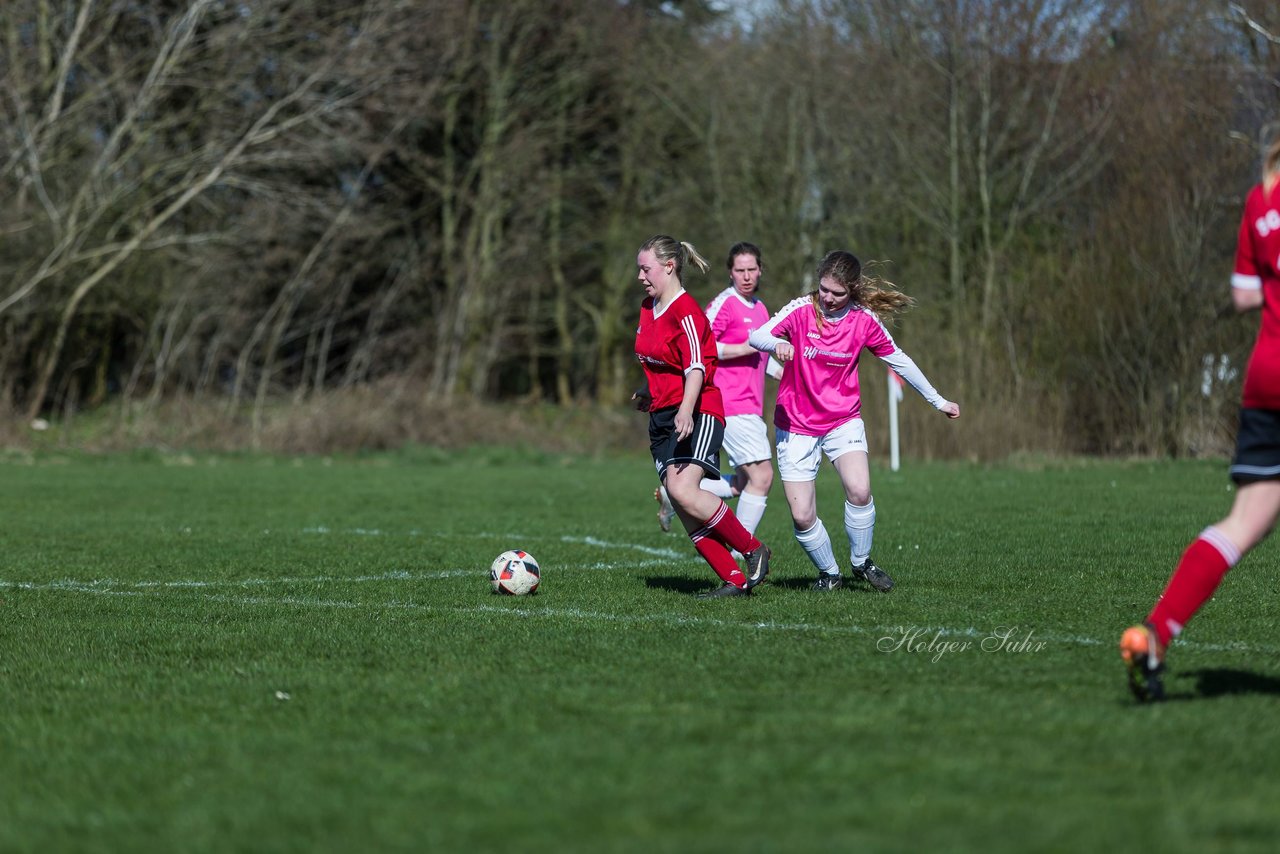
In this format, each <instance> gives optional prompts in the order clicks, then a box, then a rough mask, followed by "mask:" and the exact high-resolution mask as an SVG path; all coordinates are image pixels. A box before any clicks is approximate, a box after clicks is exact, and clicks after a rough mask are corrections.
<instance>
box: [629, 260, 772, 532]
mask: <svg viewBox="0 0 1280 854" xmlns="http://www.w3.org/2000/svg"><path fill="white" fill-rule="evenodd" d="M725 266H726V267H727V268H728V270H729V282H730V284H729V287H727V288H725V289H724V290H723V291H721V292H720V293H719V294H717V295H716V297H715V298H714V299H713V300H711V302H710V303H708V304H707V309H706V311H707V320H708V321H709V322H710V323H711V332H712V334H713V335H715V338H716V356H717V357H718V358H719V360H720V363H719V366H718V367H717V369H716V385H717V386H718V387H719V389H720V395H721V397H722V399H723V400H724V415H725V425H724V448H725V450H726V451H728V452H729V465H730V466H732V467H733V469H734V471H735V476H731V477H725V476H723V475H719V476H714V477H705V478H703V479H702V488H703V489H705V490H707V491H708V492H711V493H713V494H715V495H718V496H719V497H720V498H722V499H724V500H728V499H730V498H733V497H735V496H736V497H737V498H738V506H737V509H736V513H737V516H738V521H740V522H742V527H744V528H746V529H747V530H748V531H750V532H751V533H753V534H754V533H755V531H756V528H757V527H758V526H759V525H760V520H761V518H762V517H763V516H764V511H765V507H766V506H767V504H768V500H769V498H768V497H769V489H770V488H771V487H772V486H773V448H772V446H771V445H770V444H769V431H768V430H767V429H766V427H765V423H764V378H765V374H766V373H769V374H770V375H771V376H773V377H774V378H775V379H776V378H778V377H780V376H781V375H782V366H781V365H780V364H778V363H777V362H776V361H774V360H773V359H771V358H769V357H768V356H766V355H765V354H764V353H761V352H760V351H759V350H756V349H755V348H754V347H752V346H751V345H750V344H748V343H747V336H748V335H750V334H751V330H753V329H759V328H760V327H761V326H763V325H764V324H765V323H767V322H768V321H769V309H768V308H766V307H765V304H764V302H762V301H761V300H760V299H759V297H757V296H756V293H757V290H758V288H759V286H760V276H761V274H762V273H763V271H764V262H763V260H762V259H761V253H760V247H758V246H756V245H755V244H754V243H747V242H741V243H735V244H734V245H733V246H732V247H730V249H729V257H728V259H727V260H726V262H725ZM654 498H655V499H657V501H658V505H659V509H658V524H659V525H661V526H662V530H664V531H668V530H670V529H671V518H672V517H673V516H674V515H675V510H673V509H672V508H671V502H670V500H669V499H668V498H667V496H666V494H665V492H664V490H663V489H662V487H659V488H658V489H657V490H655V491H654Z"/></svg>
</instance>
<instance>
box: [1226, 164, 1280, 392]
mask: <svg viewBox="0 0 1280 854" xmlns="http://www.w3.org/2000/svg"><path fill="white" fill-rule="evenodd" d="M1231 286H1232V287H1235V288H1247V289H1250V290H1258V289H1261V290H1262V326H1261V328H1260V329H1259V330H1258V340H1257V342H1256V343H1255V344H1254V345H1253V355H1252V356H1250V357H1249V367H1248V369H1247V370H1246V371H1245V375H1244V401H1243V404H1244V406H1245V407H1247V408H1249V409H1280V187H1277V188H1273V189H1272V191H1271V192H1270V193H1268V192H1267V191H1266V190H1265V189H1263V187H1262V185H1261V184H1259V185H1257V186H1256V187H1254V188H1253V189H1252V190H1250V191H1249V195H1248V197H1247V198H1246V199H1245V203H1244V220H1243V221H1242V222H1241V223H1240V236H1239V239H1238V240H1237V242H1236V266H1235V271H1234V273H1233V274H1232V276H1231Z"/></svg>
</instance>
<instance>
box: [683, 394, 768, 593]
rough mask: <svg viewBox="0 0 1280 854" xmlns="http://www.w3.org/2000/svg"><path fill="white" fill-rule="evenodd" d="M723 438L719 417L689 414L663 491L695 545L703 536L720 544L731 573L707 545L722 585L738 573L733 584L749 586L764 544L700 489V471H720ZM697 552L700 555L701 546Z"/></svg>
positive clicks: (759, 568)
mask: <svg viewBox="0 0 1280 854" xmlns="http://www.w3.org/2000/svg"><path fill="white" fill-rule="evenodd" d="M723 436H724V424H723V422H721V421H720V420H719V419H717V418H714V417H712V416H710V415H706V414H702V413H700V414H698V415H697V416H696V417H695V419H694V429H693V433H692V434H690V435H689V436H688V437H687V438H686V439H684V440H681V441H679V442H678V443H677V445H676V449H675V457H674V459H673V461H672V462H673V465H672V466H671V467H669V468H668V470H667V479H666V487H667V493H668V494H669V495H670V496H671V503H672V506H673V507H674V508H675V510H676V512H677V513H678V514H679V516H680V519H681V521H682V522H683V523H684V525H685V530H686V531H688V532H689V536H690V538H691V539H693V540H694V544H695V545H697V544H698V542H699V541H700V540H701V539H703V538H711V539H713V540H715V541H717V542H718V543H719V544H720V545H721V546H723V547H725V556H726V557H727V558H728V560H729V561H730V562H731V563H733V571H732V572H728V569H727V565H726V566H725V567H724V569H725V570H726V572H724V573H722V572H721V568H722V567H721V566H720V565H719V564H721V563H722V561H721V560H720V555H719V551H717V550H714V549H712V551H713V552H714V553H715V558H716V563H713V564H712V568H713V569H715V570H716V573H717V574H718V575H720V576H721V578H724V579H725V580H726V583H736V581H737V579H738V578H739V577H743V583H742V584H741V585H737V586H740V587H743V588H746V589H750V588H751V587H754V586H755V585H756V584H759V583H760V582H761V581H762V580H763V579H764V577H765V575H767V574H768V572H769V558H770V555H771V553H770V551H769V548H768V547H767V546H765V545H764V544H763V543H761V542H760V541H759V540H758V539H756V537H755V535H753V534H752V533H750V532H749V531H747V530H746V529H745V528H743V527H742V523H741V522H739V521H738V519H737V517H736V516H735V515H734V513H733V511H732V510H731V509H729V505H727V504H725V503H724V501H723V500H721V499H720V498H718V497H716V496H714V495H712V494H711V493H709V492H707V491H705V490H703V489H702V488H701V481H702V476H703V474H704V473H715V472H719V470H720V445H721V443H722V441H723ZM729 549H733V550H736V551H739V552H741V553H742V555H743V558H744V562H745V563H746V572H745V575H744V574H743V573H742V572H741V571H740V570H738V568H737V563H736V562H734V561H733V557H732V555H731V554H729V552H728V550H729ZM699 552H700V553H702V549H701V548H700V549H699ZM705 556H706V555H705V554H704V557H705ZM708 562H710V561H708ZM731 579H732V580H731Z"/></svg>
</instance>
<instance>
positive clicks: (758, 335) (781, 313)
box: [747, 297, 813, 353]
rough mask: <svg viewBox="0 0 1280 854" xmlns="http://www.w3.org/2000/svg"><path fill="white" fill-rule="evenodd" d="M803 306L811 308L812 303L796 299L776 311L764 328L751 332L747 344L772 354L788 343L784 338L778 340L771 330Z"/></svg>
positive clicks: (806, 299) (802, 298)
mask: <svg viewBox="0 0 1280 854" xmlns="http://www.w3.org/2000/svg"><path fill="white" fill-rule="evenodd" d="M805 306H808V307H810V308H812V307H813V301H812V300H810V299H809V297H796V298H795V299H793V300H792V301H791V302H789V303H787V304H786V305H784V306H783V307H782V308H780V309H778V311H777V313H776V314H774V315H773V317H771V318H769V320H768V322H767V323H765V325H764V326H761V327H759V328H758V329H753V330H751V336H750V337H749V338H747V341H748V343H750V344H751V346H752V347H755V348H756V349H757V350H763V351H764V352H766V353H772V352H773V351H774V350H775V349H777V347H778V345H779V344H787V343H789V342H788V341H787V340H786V339H785V338H779V337H778V336H776V335H774V334H773V330H774V329H775V328H777V326H778V324H779V323H780V322H781V321H782V319H783V318H784V317H786V316H787V315H789V314H791V312H793V311H795V310H796V309H798V308H803V307H805Z"/></svg>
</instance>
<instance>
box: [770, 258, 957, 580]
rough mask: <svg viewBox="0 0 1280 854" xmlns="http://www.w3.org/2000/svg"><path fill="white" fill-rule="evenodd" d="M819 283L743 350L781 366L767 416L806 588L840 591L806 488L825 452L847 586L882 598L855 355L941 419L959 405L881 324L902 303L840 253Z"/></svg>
mask: <svg viewBox="0 0 1280 854" xmlns="http://www.w3.org/2000/svg"><path fill="white" fill-rule="evenodd" d="M817 279H818V289H817V290H816V291H813V292H812V293H810V294H809V295H807V296H803V297H799V298H798V299H794V300H792V301H791V302H789V303H787V304H786V305H785V306H783V307H782V309H781V310H779V311H778V313H777V314H775V315H774V316H773V318H772V319H771V320H770V321H769V322H768V323H766V324H765V325H764V326H762V327H761V328H759V329H757V330H756V331H755V332H752V333H751V339H750V341H751V346H753V347H755V348H757V349H759V350H763V351H765V352H768V353H772V354H773V355H774V356H775V357H776V358H777V359H778V361H779V362H782V364H783V366H784V370H783V374H782V381H781V383H780V385H779V387H778V402H777V406H776V407H775V408H774V413H773V425H774V429H775V436H776V440H777V443H778V474H779V475H780V476H781V477H782V491H783V493H784V494H785V495H786V496H787V503H788V504H790V505H791V521H792V524H793V525H794V526H795V535H796V540H797V541H798V542H799V543H800V546H801V547H802V548H803V549H804V550H805V552H806V553H807V554H808V555H809V559H810V560H812V561H813V564H814V566H816V567H817V568H818V580H817V581H815V582H814V583H813V589H814V590H821V591H830V590H835V589H837V588H839V587H841V586H842V585H843V584H844V581H843V579H842V578H841V576H840V565H839V564H838V563H837V562H836V558H835V554H834V552H833V551H832V547H831V537H830V536H829V535H828V534H827V529H826V528H825V527H824V526H823V524H822V520H821V519H820V518H818V505H817V491H816V489H815V487H814V481H815V479H816V478H817V476H818V468H819V466H820V465H821V464H822V457H823V455H824V454H825V455H826V457H827V458H828V459H829V460H831V464H832V465H834V466H835V468H836V471H837V472H838V473H839V474H840V482H841V483H842V484H843V485H844V494H845V502H844V528H845V533H846V534H847V535H848V537H849V558H850V561H851V564H852V568H853V579H854V580H855V581H865V582H867V583H868V584H870V585H871V586H872V587H873V588H875V589H876V590H879V591H881V592H883V593H887V592H889V591H890V590H892V589H893V579H891V578H890V577H889V575H888V574H887V573H886V572H885V571H884V570H883V569H881V568H880V567H878V566H876V565H875V563H874V562H873V561H872V560H871V541H872V535H873V534H874V533H875V523H876V506H875V503H874V501H873V500H872V496H871V469H870V466H869V465H868V461H867V434H866V429H865V428H864V426H863V423H862V418H861V407H862V395H861V393H860V391H859V389H858V356H859V354H860V353H861V352H862V349H863V348H864V347H865V348H866V349H868V350H870V351H871V352H872V353H874V354H875V355H876V356H879V357H880V359H881V360H883V361H884V362H885V363H887V364H888V365H889V367H891V368H893V370H894V372H896V373H897V374H898V376H900V377H902V378H903V379H904V380H906V381H907V383H908V384H910V385H911V387H912V388H914V389H915V390H916V391H918V392H920V395H921V396H922V397H923V398H924V399H925V400H927V401H928V402H929V403H930V404H932V405H933V406H934V408H936V409H938V410H939V411H940V412H942V413H943V414H944V415H946V416H947V417H948V418H959V417H960V406H959V404H956V403H952V402H951V401H949V400H947V399H946V398H944V397H943V396H942V395H940V394H938V392H937V391H935V390H934V388H933V386H932V385H930V384H929V381H928V380H927V379H926V378H925V375H924V374H923V373H922V372H921V371H920V369H919V368H918V367H916V363H915V362H913V361H912V360H911V357H910V356H908V355H907V354H906V353H904V352H902V350H900V349H898V345H897V344H895V343H894V341H893V337H892V336H891V335H889V331H888V330H887V329H886V328H885V326H884V322H883V318H887V317H890V316H892V315H893V314H895V313H896V312H898V311H900V310H902V309H904V308H906V307H907V306H909V305H910V304H911V298H910V297H908V296H906V295H905V294H902V293H899V292H898V291H896V290H893V289H892V288H891V287H890V286H889V284H888V283H887V282H883V281H881V280H879V279H872V278H868V277H866V276H864V275H862V264H861V263H860V262H859V261H858V259H857V258H856V257H854V255H853V253H852V252H845V251H843V250H837V251H835V252H828V253H827V255H826V257H824V258H823V259H822V261H821V263H819V264H818V275H817Z"/></svg>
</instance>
